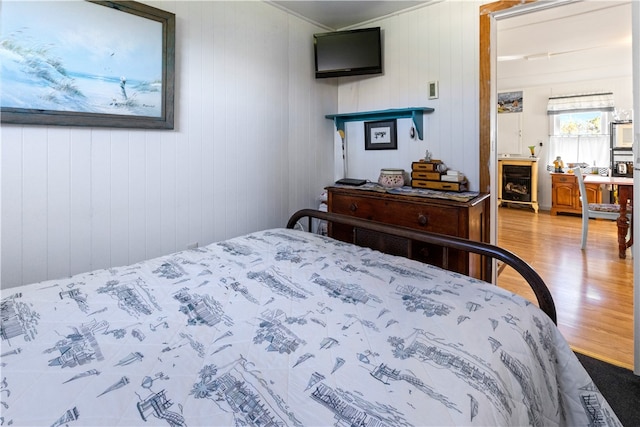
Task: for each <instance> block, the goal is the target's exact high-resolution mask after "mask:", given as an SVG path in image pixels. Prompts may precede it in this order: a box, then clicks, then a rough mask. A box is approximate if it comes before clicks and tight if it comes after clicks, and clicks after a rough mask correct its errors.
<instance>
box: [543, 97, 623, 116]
mask: <svg viewBox="0 0 640 427" xmlns="http://www.w3.org/2000/svg"><path fill="white" fill-rule="evenodd" d="M594 110H598V111H613V110H614V102H613V93H612V92H606V93H590V94H581V95H566V96H554V97H551V98H549V103H548V104H547V114H549V115H553V114H564V113H570V112H577V111H594Z"/></svg>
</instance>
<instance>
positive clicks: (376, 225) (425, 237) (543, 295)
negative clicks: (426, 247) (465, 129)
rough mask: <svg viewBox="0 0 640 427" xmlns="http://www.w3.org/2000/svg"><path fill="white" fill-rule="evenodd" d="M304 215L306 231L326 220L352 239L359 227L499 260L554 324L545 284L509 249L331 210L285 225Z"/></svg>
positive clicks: (488, 262) (308, 211)
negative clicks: (524, 284)
mask: <svg viewBox="0 0 640 427" xmlns="http://www.w3.org/2000/svg"><path fill="white" fill-rule="evenodd" d="M303 218H308V220H309V226H308V228H307V229H308V230H311V229H312V228H311V222H312V219H314V218H315V219H317V220H324V221H329V222H335V223H340V224H345V225H348V226H352V227H354V242H353V243H356V242H355V234H356V230H358V229H363V230H369V231H373V232H376V233H382V234H387V235H391V236H395V237H400V238H405V239H408V240H411V241H419V242H424V243H428V244H432V245H437V246H439V247H442V248H450V249H457V250H461V251H466V252H470V253H475V254H479V255H481V256H483V258H484V260H485V262H486V265H487V268H488V269H489V270H488V271H490V268H491V265H492V260H493V259H495V260H499V261H502V262H504V263H505V264H507V265H508V266H510V267H512V268H513V269H514V270H515V271H516V272H517V273H518V274H520V275H521V276H522V277H523V278H524V279H525V280H526V282H527V284H528V285H529V286H530V287H531V289H532V290H533V293H534V294H535V296H536V299H537V301H538V307H540V309H541V310H542V311H544V312H545V313H546V314H547V315H548V316H549V318H551V320H552V321H553V323H555V324H557V314H556V307H555V303H554V301H553V297H552V296H551V292H550V291H549V288H548V287H547V285H546V284H545V282H544V280H542V278H541V277H540V275H539V274H538V273H537V272H536V271H535V270H534V269H533V268H532V267H531V266H530V265H529V264H527V263H526V262H525V261H524V260H523V259H521V258H520V257H518V256H517V255H516V254H514V253H513V252H511V251H508V250H506V249H504V248H501V247H498V246H495V245H492V244H489V243H484V242H476V241H473V240H468V239H462V238H460V237H454V236H447V235H444V234H437V233H432V232H427V231H418V230H414V229H411V228H407V227H400V226H395V225H390V224H384V223H381V222H376V221H370V220H366V219H361V218H355V217H351V216H348V215H342V214H337V213H332V212H324V211H319V210H315V209H301V210H299V211H298V212H296V213H294V214H293V215H292V216H291V217H290V218H289V221H288V222H287V228H294V227H295V226H296V225H297V224H298V223H299V222H300V220H301V219H303Z"/></svg>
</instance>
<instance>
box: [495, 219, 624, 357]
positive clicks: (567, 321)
mask: <svg viewBox="0 0 640 427" xmlns="http://www.w3.org/2000/svg"><path fill="white" fill-rule="evenodd" d="M581 221H582V220H581V218H580V217H579V216H569V215H557V216H552V215H550V213H549V212H548V211H540V212H539V213H538V214H535V213H534V212H533V211H532V210H529V209H523V208H521V207H500V208H498V245H499V246H502V247H504V248H506V249H509V250H510V251H512V252H514V253H516V254H517V255H519V256H520V257H521V258H523V259H524V260H525V261H527V262H528V263H529V264H530V265H531V266H532V267H533V268H534V269H535V270H536V271H537V272H538V274H540V276H541V277H542V278H543V279H544V281H545V282H546V283H547V286H548V287H549V289H550V290H551V294H552V295H553V298H554V301H555V304H556V310H557V312H558V328H559V329H560V331H561V332H562V334H563V335H564V337H565V338H566V339H567V341H568V342H569V344H570V345H571V347H572V348H573V349H574V350H576V351H580V352H582V353H583V354H587V355H589V356H592V357H595V358H598V359H601V360H605V361H607V362H610V363H613V364H616V365H619V366H624V367H626V368H628V369H633V259H632V257H631V252H630V250H627V258H626V259H620V258H619V257H618V248H617V234H616V233H617V231H616V230H617V229H616V224H615V223H614V222H612V221H607V220H590V222H589V236H588V244H587V249H586V250H584V251H582V250H580V237H581ZM498 286H500V287H503V288H506V289H509V290H510V291H512V292H515V293H518V294H520V295H522V296H525V297H527V298H529V299H531V300H533V301H535V297H534V296H533V293H532V292H526V291H523V288H524V287H525V286H526V284H524V282H523V281H522V280H519V279H518V278H517V274H516V273H515V272H514V271H513V270H512V269H511V268H509V267H507V268H505V269H504V270H503V271H502V272H501V273H500V275H499V276H498Z"/></svg>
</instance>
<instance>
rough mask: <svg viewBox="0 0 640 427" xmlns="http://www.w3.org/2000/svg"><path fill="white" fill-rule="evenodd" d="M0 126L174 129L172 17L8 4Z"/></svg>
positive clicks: (119, 6)
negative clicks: (10, 124) (6, 124)
mask: <svg viewBox="0 0 640 427" xmlns="http://www.w3.org/2000/svg"><path fill="white" fill-rule="evenodd" d="M0 63H1V65H0V66H1V70H0V88H1V90H0V108H1V116H2V123H13V124H27V125H45V126H49V125H61V126H100V127H119V128H147V129H173V121H174V114H173V107H174V105H173V104H174V93H173V92H174V85H175V83H174V82H175V76H174V72H175V15H174V14H173V13H170V12H166V11H163V10H160V9H157V8H154V7H151V6H147V5H144V4H142V3H137V2H133V1H44V2H38V3H37V6H34V3H33V2H25V1H9V2H3V3H2V14H1V15H0Z"/></svg>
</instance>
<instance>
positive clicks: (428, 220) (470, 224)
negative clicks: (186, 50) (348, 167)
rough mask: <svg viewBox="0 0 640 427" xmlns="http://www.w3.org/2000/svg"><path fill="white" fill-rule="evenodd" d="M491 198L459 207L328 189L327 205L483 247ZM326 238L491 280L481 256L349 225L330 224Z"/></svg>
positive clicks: (456, 203) (483, 197)
mask: <svg viewBox="0 0 640 427" xmlns="http://www.w3.org/2000/svg"><path fill="white" fill-rule="evenodd" d="M488 198H489V195H488V194H482V195H481V196H479V197H477V198H475V199H474V200H471V201H468V202H459V201H452V200H443V199H433V198H427V197H415V196H414V197H412V196H407V195H397V194H388V193H378V192H375V191H364V190H359V189H349V188H338V187H330V188H329V189H328V200H327V202H328V210H329V212H335V213H339V214H343V215H349V216H352V217H357V218H363V219H368V220H371V221H377V222H381V223H386V224H392V225H399V226H402V227H408V228H411V229H414V230H421V231H428V232H432V233H439V234H446V235H449V236H456V237H463V238H466V239H472V240H477V241H482V239H483V236H484V231H483V224H484V218H485V204H486V201H487V200H488ZM328 235H329V237H333V238H335V239H338V240H342V241H344V242H352V243H356V244H358V245H360V246H366V247H369V248H371V249H376V250H379V251H382V252H386V253H390V254H392V255H399V256H404V257H409V258H411V259H415V260H418V261H421V262H426V263H429V264H432V265H436V266H440V267H445V268H447V269H449V270H452V271H457V272H459V273H462V274H467V275H469V276H472V277H476V278H480V279H483V280H488V279H490V277H489V276H485V269H484V267H483V263H482V259H481V257H480V255H477V254H469V253H467V252H464V251H459V250H455V249H450V250H448V251H446V253H445V251H443V250H442V248H440V247H438V246H437V245H430V244H427V243H422V242H419V241H414V240H408V239H394V238H391V237H390V236H388V235H386V234H384V233H376V232H367V231H363V230H359V229H356V228H354V227H352V226H349V225H346V224H338V223H329V224H328ZM487 274H488V273H487Z"/></svg>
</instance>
